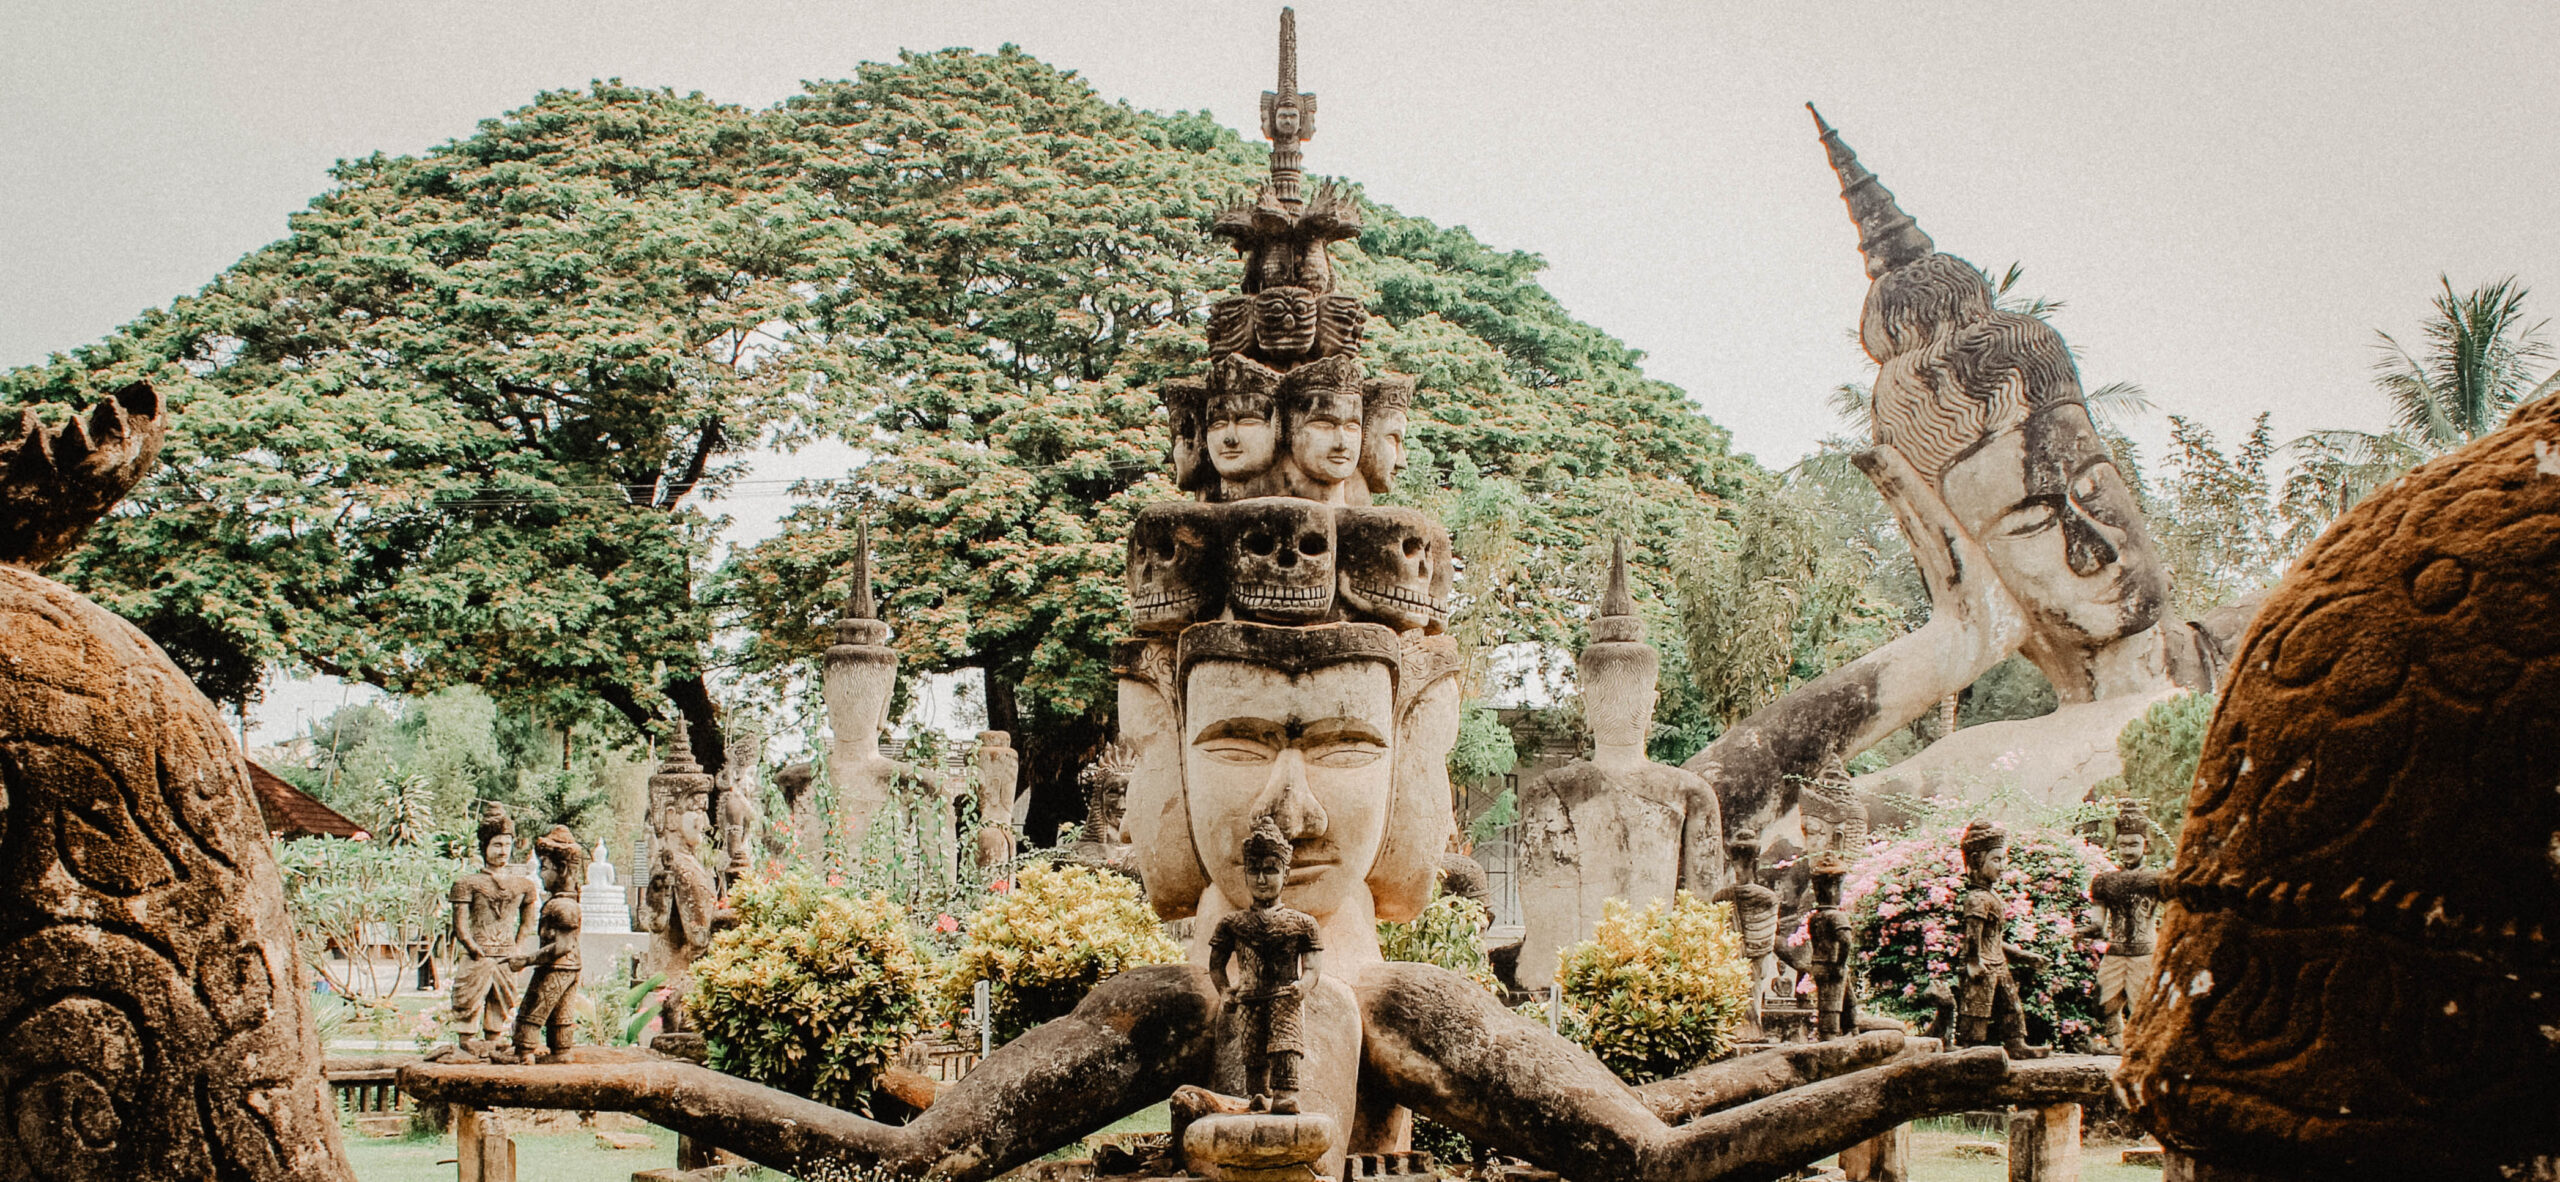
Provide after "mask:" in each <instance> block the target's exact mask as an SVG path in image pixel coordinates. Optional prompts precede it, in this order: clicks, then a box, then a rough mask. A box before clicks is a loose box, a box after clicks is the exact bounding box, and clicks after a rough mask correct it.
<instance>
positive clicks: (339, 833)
mask: <svg viewBox="0 0 2560 1182" xmlns="http://www.w3.org/2000/svg"><path fill="white" fill-rule="evenodd" d="M249 788H250V790H251V791H253V792H256V793H257V794H258V811H259V812H261V813H263V814H265V815H266V818H267V829H268V831H269V832H273V833H281V834H284V835H285V836H287V837H309V836H315V835H316V836H321V837H347V838H353V839H355V840H357V841H362V840H364V839H366V838H368V837H371V836H373V835H372V834H370V833H367V832H365V830H364V826H362V825H358V824H356V823H355V822H353V821H350V820H348V819H346V818H345V817H343V816H340V815H339V814H338V810H336V809H333V808H330V807H329V806H328V805H325V804H322V803H320V802H319V801H317V800H313V799H312V798H311V796H310V794H309V793H306V792H304V791H303V790H302V789H300V788H296V787H294V786H293V785H291V784H288V783H286V782H285V779H284V777H282V776H279V775H277V774H275V773H274V772H271V771H268V770H267V769H265V768H262V767H259V766H258V765H257V764H254V763H252V764H250V765H249Z"/></svg>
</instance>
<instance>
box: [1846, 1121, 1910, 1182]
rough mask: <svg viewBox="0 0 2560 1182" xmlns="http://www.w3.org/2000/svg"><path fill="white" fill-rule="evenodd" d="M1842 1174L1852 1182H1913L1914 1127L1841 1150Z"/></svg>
mask: <svg viewBox="0 0 2560 1182" xmlns="http://www.w3.org/2000/svg"><path fill="white" fill-rule="evenodd" d="M1840 1172H1841V1173H1842V1174H1845V1175H1847V1176H1848V1178H1849V1182H1911V1126H1909V1125H1903V1126H1901V1127H1899V1128H1895V1129H1891V1130H1889V1131H1887V1132H1885V1133H1883V1134H1882V1135H1880V1136H1878V1137H1876V1138H1875V1139H1874V1140H1872V1141H1861V1142H1859V1143H1857V1144H1855V1145H1852V1146H1850V1147H1848V1148H1847V1149H1843V1150H1841V1151H1840Z"/></svg>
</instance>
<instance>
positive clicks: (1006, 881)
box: [987, 878, 1013, 895]
mask: <svg viewBox="0 0 2560 1182" xmlns="http://www.w3.org/2000/svg"><path fill="white" fill-rule="evenodd" d="M987 889H988V890H991V891H994V892H995V893H997V894H999V895H1001V894H1004V893H1005V892H1007V891H1010V890H1012V889H1013V880H1012V879H1010V878H999V879H997V880H995V881H994V882H991V883H988V884H987Z"/></svg>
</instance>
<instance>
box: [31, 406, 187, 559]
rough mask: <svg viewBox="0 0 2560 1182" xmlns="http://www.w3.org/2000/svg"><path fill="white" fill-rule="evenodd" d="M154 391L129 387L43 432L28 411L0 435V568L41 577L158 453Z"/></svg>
mask: <svg viewBox="0 0 2560 1182" xmlns="http://www.w3.org/2000/svg"><path fill="white" fill-rule="evenodd" d="M162 410H163V405H162V403H161V400H160V392H159V391H157V390H154V389H152V388H151V383H149V382H135V383H133V384H132V385H129V386H126V387H125V388H123V389H121V390H118V391H116V392H115V395H114V396H113V397H111V398H107V399H103V400H101V401H100V402H99V403H98V405H97V406H96V407H94V408H92V409H91V410H90V412H89V416H88V418H86V419H85V420H84V419H82V418H80V417H78V416H73V417H72V418H71V419H70V421H68V422H65V423H63V424H62V425H61V426H59V427H47V426H45V425H44V423H43V421H42V420H41V419H38V418H37V417H36V412H35V410H34V408H32V407H30V408H28V409H25V410H21V411H19V412H18V425H17V428H16V429H15V430H13V431H6V432H0V562H5V563H8V564H10V565H13V566H22V567H25V568H27V569H28V570H43V569H44V568H45V566H46V565H47V564H49V563H51V562H52V561H53V560H54V559H56V558H60V557H61V556H63V555H64V554H66V553H68V552H69V551H70V550H71V548H72V547H73V546H75V545H77V544H79V541H80V535H81V534H83V533H86V532H87V531H88V529H89V527H90V526H91V525H92V524H95V523H96V522H97V520H98V519H99V518H100V517H104V516H106V512H107V509H108V508H109V507H110V506H113V505H114V504H115V503H116V502H117V501H118V500H121V499H123V497H124V494H125V493H126V492H127V491H128V490H130V489H131V488H132V487H133V486H134V483H135V482H136V481H139V480H141V479H142V477H143V474H144V473H146V472H149V471H150V470H151V462H152V461H153V460H154V459H156V458H157V457H158V456H159V454H160V440H161V438H162V437H163V436H164V435H166V434H167V433H168V430H169V427H168V420H167V419H166V418H165V417H164V416H163V415H162V413H161V412H162Z"/></svg>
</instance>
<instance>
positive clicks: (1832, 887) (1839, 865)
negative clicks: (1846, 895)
mask: <svg viewBox="0 0 2560 1182" xmlns="http://www.w3.org/2000/svg"><path fill="white" fill-rule="evenodd" d="M1848 875H1849V861H1848V859H1846V858H1843V857H1841V856H1840V855H1839V854H1836V853H1830V852H1825V853H1820V854H1815V855H1814V856H1813V914H1812V915H1810V916H1807V917H1806V919H1805V944H1806V945H1807V948H1806V956H1805V959H1806V961H1807V962H1808V964H1809V965H1810V967H1809V968H1808V970H1807V971H1808V972H1809V973H1810V974H1811V975H1812V977H1813V1028H1814V1034H1815V1036H1816V1037H1818V1038H1840V1037H1843V1036H1846V1035H1851V1034H1856V1033H1857V1032H1858V925H1857V922H1856V921H1855V920H1852V919H1851V918H1849V912H1848V910H1847V909H1846V908H1844V907H1842V906H1841V905H1840V883H1841V880H1842V879H1844V878H1846V877H1848Z"/></svg>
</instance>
